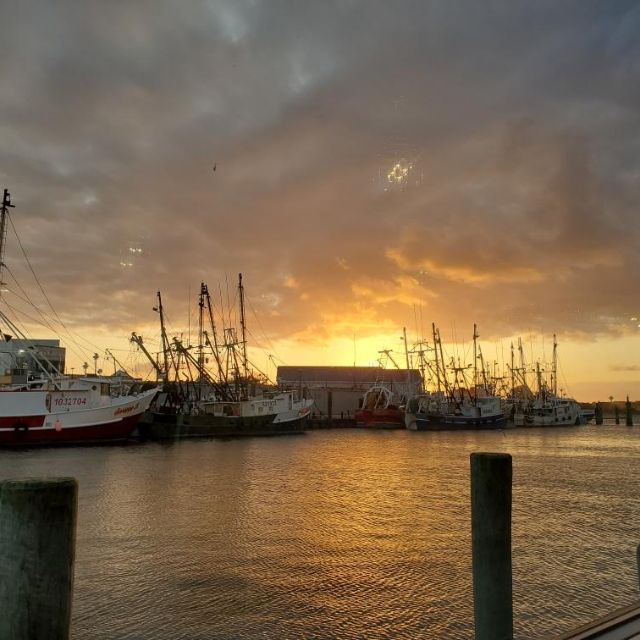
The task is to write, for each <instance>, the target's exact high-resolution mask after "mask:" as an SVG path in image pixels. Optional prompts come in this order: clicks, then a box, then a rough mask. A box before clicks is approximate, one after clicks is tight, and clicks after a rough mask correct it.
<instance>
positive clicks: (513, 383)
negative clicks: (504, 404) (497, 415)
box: [511, 342, 516, 400]
mask: <svg viewBox="0 0 640 640" xmlns="http://www.w3.org/2000/svg"><path fill="white" fill-rule="evenodd" d="M514 358H515V353H514V351H513V342H512V343H511V400H515V397H516V372H515V369H514V368H513V367H514V364H515V363H514Z"/></svg>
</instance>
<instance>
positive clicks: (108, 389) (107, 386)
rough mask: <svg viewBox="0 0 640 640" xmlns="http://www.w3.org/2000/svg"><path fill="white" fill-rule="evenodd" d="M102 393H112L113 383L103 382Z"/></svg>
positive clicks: (102, 394) (107, 394)
mask: <svg viewBox="0 0 640 640" xmlns="http://www.w3.org/2000/svg"><path fill="white" fill-rule="evenodd" d="M100 395H101V396H109V395H111V385H110V384H108V383H104V382H103V383H102V384H101V385H100Z"/></svg>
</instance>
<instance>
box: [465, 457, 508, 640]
mask: <svg viewBox="0 0 640 640" xmlns="http://www.w3.org/2000/svg"><path fill="white" fill-rule="evenodd" d="M511 484H512V463H511V456H510V455H509V454H505V453H472V454H471V545H472V558H473V607H474V619H475V640H513V592H512V570H511Z"/></svg>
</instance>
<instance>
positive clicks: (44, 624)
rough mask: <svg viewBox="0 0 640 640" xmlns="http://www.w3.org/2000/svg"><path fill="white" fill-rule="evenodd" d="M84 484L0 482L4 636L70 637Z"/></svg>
mask: <svg viewBox="0 0 640 640" xmlns="http://www.w3.org/2000/svg"><path fill="white" fill-rule="evenodd" d="M77 495H78V485H77V482H76V481H75V479H73V478H51V479H25V480H5V481H3V482H0V611H1V614H0V638H11V640H67V639H68V638H69V626H70V621H71V598H72V593H73V563H74V557H75V537H76V512H77Z"/></svg>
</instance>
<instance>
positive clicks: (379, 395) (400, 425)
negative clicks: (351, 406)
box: [355, 384, 406, 429]
mask: <svg viewBox="0 0 640 640" xmlns="http://www.w3.org/2000/svg"><path fill="white" fill-rule="evenodd" d="M405 402H406V399H405V398H404V397H403V396H400V395H399V394H398V393H396V392H395V391H392V390H391V389H389V388H388V387H386V386H385V385H383V384H374V385H373V386H372V387H369V389H367V391H366V393H365V394H364V397H363V400H362V407H361V408H360V409H358V410H357V411H356V412H355V421H356V426H357V427H368V428H373V429H404V404H405Z"/></svg>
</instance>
